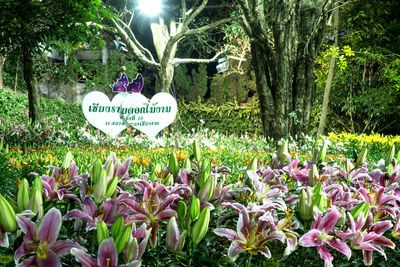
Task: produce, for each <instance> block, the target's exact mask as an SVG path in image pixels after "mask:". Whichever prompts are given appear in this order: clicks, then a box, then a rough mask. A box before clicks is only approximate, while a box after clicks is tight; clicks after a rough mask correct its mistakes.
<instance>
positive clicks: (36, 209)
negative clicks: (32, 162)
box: [29, 187, 44, 220]
mask: <svg viewBox="0 0 400 267" xmlns="http://www.w3.org/2000/svg"><path fill="white" fill-rule="evenodd" d="M29 209H30V210H31V211H32V212H33V213H35V214H37V215H38V219H39V220H40V219H42V217H43V215H44V210H43V197H42V191H41V190H40V189H39V188H37V187H35V188H33V190H32V192H31V198H30V201H29Z"/></svg>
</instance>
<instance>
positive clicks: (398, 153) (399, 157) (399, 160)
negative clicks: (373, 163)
mask: <svg viewBox="0 0 400 267" xmlns="http://www.w3.org/2000/svg"><path fill="white" fill-rule="evenodd" d="M395 158H396V160H397V162H400V150H399V151H397V153H396V156H395Z"/></svg>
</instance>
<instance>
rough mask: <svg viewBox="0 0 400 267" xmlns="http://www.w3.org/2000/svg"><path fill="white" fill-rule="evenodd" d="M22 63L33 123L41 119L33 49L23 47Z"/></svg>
mask: <svg viewBox="0 0 400 267" xmlns="http://www.w3.org/2000/svg"><path fill="white" fill-rule="evenodd" d="M22 63H23V71H24V80H25V83H26V88H27V89H28V99H29V117H30V118H31V120H32V123H33V122H35V121H39V120H40V119H41V111H40V94H39V86H38V84H37V82H36V80H35V77H34V76H33V62H32V54H31V51H29V49H28V48H27V47H23V48H22Z"/></svg>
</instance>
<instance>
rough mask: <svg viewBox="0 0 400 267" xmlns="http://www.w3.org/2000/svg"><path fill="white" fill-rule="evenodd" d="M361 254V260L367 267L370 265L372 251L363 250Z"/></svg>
mask: <svg viewBox="0 0 400 267" xmlns="http://www.w3.org/2000/svg"><path fill="white" fill-rule="evenodd" d="M362 252H363V258H364V264H365V265H367V266H369V265H371V264H372V253H373V251H369V250H363V251H362Z"/></svg>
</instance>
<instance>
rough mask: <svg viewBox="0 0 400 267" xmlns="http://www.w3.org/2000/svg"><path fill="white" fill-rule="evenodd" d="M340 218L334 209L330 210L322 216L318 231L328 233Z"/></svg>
mask: <svg viewBox="0 0 400 267" xmlns="http://www.w3.org/2000/svg"><path fill="white" fill-rule="evenodd" d="M340 217H341V215H340V213H339V212H338V211H337V209H336V208H332V210H331V211H330V212H329V213H328V214H326V215H325V216H324V218H323V219H322V221H321V224H320V225H319V227H318V229H319V230H324V231H325V233H329V232H330V231H332V230H333V228H334V227H335V225H336V223H337V221H338V220H339V218H340Z"/></svg>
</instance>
